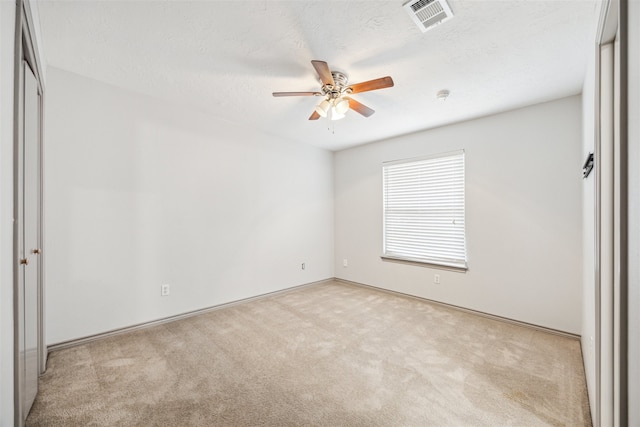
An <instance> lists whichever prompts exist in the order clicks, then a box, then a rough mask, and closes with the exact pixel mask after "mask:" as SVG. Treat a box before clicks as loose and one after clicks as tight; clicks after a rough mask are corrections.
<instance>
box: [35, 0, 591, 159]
mask: <svg viewBox="0 0 640 427" xmlns="http://www.w3.org/2000/svg"><path fill="white" fill-rule="evenodd" d="M600 1H601V0H568V1H562V0H502V1H490V0H450V1H449V3H450V4H451V6H452V9H453V11H454V13H455V16H454V18H453V19H451V20H449V21H448V22H445V23H443V24H441V25H439V26H437V27H436V28H435V29H433V30H430V31H428V32H426V33H422V32H421V31H420V30H419V29H418V28H417V27H416V26H415V24H414V23H413V21H411V19H410V18H409V16H408V15H407V13H406V12H405V10H404V9H403V8H402V3H403V1H402V0H396V1H377V0H367V1H354V0H343V1H331V0H319V1H318V0H316V1H302V0H296V1H278V0H262V1H244V2H242V1H220V0H210V1H194V2H186V1H153V0H151V1H122V2H120V1H113V0H111V1H92V0H64V1H49V0H47V1H40V2H38V7H39V12H40V20H41V26H42V36H43V44H44V51H45V55H46V58H47V61H48V64H49V65H51V66H54V67H58V68H61V69H65V70H68V71H72V72H75V73H77V74H81V75H84V76H87V77H91V78H94V79H97V80H100V81H103V82H106V83H110V84H113V85H116V86H120V87H124V88H127V89H131V90H134V91H137V92H141V93H145V94H149V95H153V96H156V97H159V98H163V99H168V100H171V101H174V102H177V103H179V104H181V105H185V104H189V105H192V106H194V107H195V108H198V109H201V110H204V111H207V112H208V113H209V114H211V115H212V116H216V117H219V118H221V119H224V120H227V121H230V122H235V123H239V124H241V125H242V126H244V127H251V128H254V129H256V130H257V131H259V132H264V133H269V134H273V135H276V136H278V137H280V138H283V139H288V140H293V141H297V142H299V143H306V144H313V145H316V146H319V147H323V148H327V149H330V150H337V149H342V148H346V147H349V146H354V145H358V144H363V143H367V142H371V141H375V140H380V139H384V138H388V137H392V136H396V135H400V134H406V133H411V132H415V131H418V130H422V129H428V128H432V127H436V126H441V125H443V124H448V123H453V122H457V121H461V120H466V119H470V118H474V117H480V116H484V115H487V114H492V113H496V112H500V111H504V110H508V109H512V108H517V107H522V106H525V105H530V104H534V103H538V102H543V101H548V100H551V99H556V98H560V97H564V96H569V95H574V94H578V93H580V92H581V88H582V82H583V79H584V74H585V70H586V66H587V57H588V52H589V49H592V48H593V44H594V42H593V40H594V36H595V26H596V25H595V24H596V22H597V14H598V12H599V3H600ZM312 59H319V60H324V61H327V62H328V63H329V65H330V67H331V68H332V69H334V70H339V71H343V72H346V73H347V74H348V75H349V81H350V82H351V83H357V82H362V81H366V80H371V79H375V78H378V77H383V76H387V75H390V76H392V77H393V79H394V81H395V86H394V87H392V88H387V89H381V90H377V91H373V92H366V93H360V94H357V95H353V97H354V98H355V99H357V100H358V101H360V102H361V103H363V104H365V105H367V106H369V107H371V108H373V109H374V110H376V113H375V114H374V115H373V116H371V117H369V118H364V117H362V116H360V115H359V114H357V113H355V112H354V111H350V112H349V113H348V114H347V117H346V118H344V119H343V120H340V121H335V122H329V121H328V120H326V119H320V120H318V121H309V120H307V118H308V117H309V115H310V114H311V113H312V112H313V109H314V106H315V104H317V103H318V102H319V101H320V99H319V98H317V97H287V98H274V97H272V96H271V92H273V91H316V90H319V88H320V83H319V82H318V77H317V75H316V73H315V71H314V69H313V67H312V65H311V63H310V61H311V60H312ZM440 89H448V90H450V91H451V96H450V97H449V99H448V100H447V101H446V102H441V101H437V100H436V97H435V94H436V92H437V91H438V90H440Z"/></svg>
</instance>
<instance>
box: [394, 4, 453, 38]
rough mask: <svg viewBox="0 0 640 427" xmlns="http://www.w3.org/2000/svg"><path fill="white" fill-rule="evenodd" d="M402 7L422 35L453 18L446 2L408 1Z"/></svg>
mask: <svg viewBox="0 0 640 427" xmlns="http://www.w3.org/2000/svg"><path fill="white" fill-rule="evenodd" d="M402 7H404V9H405V10H406V11H407V13H409V16H411V19H413V21H414V22H415V23H416V25H417V26H418V28H420V30H422V32H423V33H424V32H426V31H427V30H429V29H431V28H433V27H434V26H435V25H438V24H440V23H442V22H444V21H447V20H449V19H451V18H453V12H452V11H451V7H450V6H449V4H448V3H447V0H409V1H408V2H406V3H405V4H404V5H403V6H402Z"/></svg>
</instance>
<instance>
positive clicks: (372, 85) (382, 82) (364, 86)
mask: <svg viewBox="0 0 640 427" xmlns="http://www.w3.org/2000/svg"><path fill="white" fill-rule="evenodd" d="M392 86H393V79H392V78H391V77H389V76H387V77H381V78H379V79H375V80H369V81H366V82H362V83H356V84H354V85H350V86H349V88H350V89H351V93H360V92H367V91H370V90H376V89H384V88H386V87H392Z"/></svg>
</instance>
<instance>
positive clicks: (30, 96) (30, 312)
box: [17, 62, 41, 420]
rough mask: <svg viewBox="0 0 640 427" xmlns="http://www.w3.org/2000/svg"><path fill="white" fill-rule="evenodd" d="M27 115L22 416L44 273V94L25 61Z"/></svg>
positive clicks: (28, 400) (21, 233)
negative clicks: (41, 241) (42, 229)
mask: <svg viewBox="0 0 640 427" xmlns="http://www.w3.org/2000/svg"><path fill="white" fill-rule="evenodd" d="M23 70H24V74H23V76H24V79H23V94H22V99H23V104H22V106H23V114H22V121H23V123H22V126H23V128H22V138H21V140H20V145H21V147H20V148H21V149H20V150H19V152H18V162H19V165H18V191H19V192H20V193H22V194H21V196H22V197H19V199H21V200H19V201H18V202H19V203H20V202H21V203H22V209H21V211H22V212H21V213H20V214H19V216H18V223H19V226H18V240H19V242H20V243H19V245H18V246H19V253H20V269H21V270H22V271H21V272H20V273H21V274H20V276H21V277H20V280H19V286H18V292H19V296H18V316H17V320H18V323H19V324H18V334H19V355H18V357H19V376H20V378H19V383H20V401H21V406H22V407H21V408H20V409H21V412H22V419H23V420H24V419H26V416H27V415H28V414H29V410H30V409H31V405H32V404H33V401H34V399H35V397H36V394H37V392H38V354H39V353H38V344H39V339H38V337H39V320H40V319H39V307H38V296H39V289H40V287H39V276H40V266H41V262H40V252H41V251H40V200H41V199H40V191H41V188H40V182H41V181H40V159H41V156H40V154H41V150H40V147H41V145H40V123H41V121H40V95H39V93H38V82H37V80H36V77H35V76H34V74H33V72H32V71H31V68H30V67H29V65H28V64H27V63H26V62H23Z"/></svg>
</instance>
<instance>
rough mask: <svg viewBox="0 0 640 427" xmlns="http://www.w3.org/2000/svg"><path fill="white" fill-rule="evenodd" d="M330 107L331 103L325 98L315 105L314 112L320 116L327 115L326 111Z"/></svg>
mask: <svg viewBox="0 0 640 427" xmlns="http://www.w3.org/2000/svg"><path fill="white" fill-rule="evenodd" d="M330 108H331V104H330V103H329V101H327V100H326V99H325V100H324V101H322V102H321V103H320V104H318V105H316V113H318V114H320V117H327V113H328V112H329V109H330Z"/></svg>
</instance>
